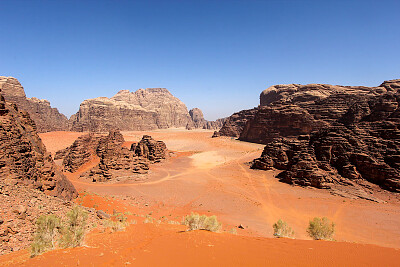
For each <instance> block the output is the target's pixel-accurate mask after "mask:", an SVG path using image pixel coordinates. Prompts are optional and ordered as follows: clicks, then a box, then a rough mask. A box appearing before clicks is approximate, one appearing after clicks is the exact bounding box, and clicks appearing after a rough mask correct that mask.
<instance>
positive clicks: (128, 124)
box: [70, 88, 191, 132]
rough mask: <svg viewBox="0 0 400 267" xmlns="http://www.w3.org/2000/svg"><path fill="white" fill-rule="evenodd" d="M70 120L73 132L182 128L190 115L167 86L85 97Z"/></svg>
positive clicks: (188, 120) (189, 119)
mask: <svg viewBox="0 0 400 267" xmlns="http://www.w3.org/2000/svg"><path fill="white" fill-rule="evenodd" d="M70 121H71V125H72V130H74V131H94V132H104V131H109V130H112V129H118V130H121V131H140V130H154V129H165V128H171V127H185V126H186V125H187V124H188V123H189V122H190V121H191V118H190V116H189V113H188V110H187V107H186V105H185V104H184V103H183V102H182V101H180V100H179V99H178V98H176V97H174V96H173V95H172V94H171V93H170V92H169V91H168V90H167V89H165V88H147V89H139V90H137V91H135V92H130V91H129V90H121V91H119V92H118V93H117V94H116V95H115V96H113V97H111V98H107V97H98V98H94V99H88V100H85V101H83V102H82V103H81V105H80V108H79V111H78V112H77V113H76V114H75V115H73V116H72V117H71V119H70Z"/></svg>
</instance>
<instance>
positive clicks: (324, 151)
mask: <svg viewBox="0 0 400 267" xmlns="http://www.w3.org/2000/svg"><path fill="white" fill-rule="evenodd" d="M398 85H399V80H393V81H387V82H384V83H383V84H382V85H381V86H379V87H372V88H368V87H337V86H331V87H330V86H326V85H324V86H322V85H312V86H311V87H310V91H307V90H306V87H298V86H289V87H284V88H285V89H284V90H283V89H282V88H280V90H283V92H284V93H282V95H281V94H280V93H279V92H278V93H277V90H275V89H273V90H269V91H271V92H267V93H265V92H263V94H262V96H263V98H262V103H263V104H264V105H266V106H263V107H260V110H259V112H258V113H257V114H256V115H255V117H254V118H253V119H252V120H251V121H249V122H248V124H247V125H246V127H245V129H244V131H243V132H242V134H241V136H240V139H241V140H247V141H254V142H259V143H265V144H266V146H265V148H264V151H263V153H262V155H261V157H260V158H258V159H256V160H254V162H253V165H252V167H253V168H256V169H264V170H267V169H271V168H276V169H280V170H283V172H281V173H280V174H279V175H278V177H279V178H280V179H281V180H282V181H284V182H287V183H294V184H299V185H305V186H313V187H317V188H332V186H334V185H357V184H358V185H362V186H365V182H370V183H373V184H377V185H379V186H381V187H382V188H384V189H387V190H390V191H394V192H400V129H399V125H400V111H399V107H400V93H399V88H400V87H399V86H398ZM321 87H322V88H328V91H323V90H322V89H321ZM299 88H300V89H302V90H300V89H299ZM344 89H346V90H348V91H346V92H343V90H344ZM296 90H297V91H296ZM281 92H282V91H281ZM289 92H290V93H289ZM299 92H301V93H299ZM299 98H300V99H301V100H302V101H303V100H305V101H304V102H302V101H300V100H298V101H300V102H293V101H294V100H293V99H299ZM274 101H277V102H274ZM282 109H284V110H285V112H287V113H286V114H284V115H286V116H283V115H282V112H281V110H282ZM297 111H301V112H303V115H302V116H296V115H288V114H293V113H296V112H297ZM280 137H285V138H280ZM357 195H358V196H359V197H363V198H366V197H365V196H364V195H363V194H360V193H359V191H357Z"/></svg>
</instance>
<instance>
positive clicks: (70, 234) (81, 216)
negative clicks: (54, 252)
mask: <svg viewBox="0 0 400 267" xmlns="http://www.w3.org/2000/svg"><path fill="white" fill-rule="evenodd" d="M87 217H88V213H87V212H86V211H85V210H83V209H82V208H80V207H78V206H77V207H74V208H73V209H72V210H70V211H69V212H68V213H67V222H65V224H64V225H63V227H62V228H61V233H62V237H61V239H60V245H61V246H62V247H64V248H67V247H77V246H79V245H80V244H81V243H82V241H83V237H84V236H85V227H86V220H87Z"/></svg>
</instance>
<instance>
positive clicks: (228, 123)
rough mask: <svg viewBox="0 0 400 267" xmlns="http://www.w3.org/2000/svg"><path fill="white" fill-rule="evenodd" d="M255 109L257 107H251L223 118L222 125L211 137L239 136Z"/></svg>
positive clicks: (255, 111) (256, 109)
mask: <svg viewBox="0 0 400 267" xmlns="http://www.w3.org/2000/svg"><path fill="white" fill-rule="evenodd" d="M257 111H258V108H253V109H248V110H242V111H240V112H237V113H234V114H233V115H231V116H230V117H228V118H226V119H224V123H223V126H222V127H221V129H220V130H219V131H218V132H215V133H214V135H213V137H218V136H230V137H239V136H240V134H241V133H242V131H243V129H244V127H245V126H246V124H247V122H248V121H249V120H250V119H252V118H253V117H254V116H255V114H256V113H257Z"/></svg>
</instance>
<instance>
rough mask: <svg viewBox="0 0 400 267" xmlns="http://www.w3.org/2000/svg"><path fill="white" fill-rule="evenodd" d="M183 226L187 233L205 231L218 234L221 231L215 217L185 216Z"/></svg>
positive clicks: (196, 214) (193, 214)
mask: <svg viewBox="0 0 400 267" xmlns="http://www.w3.org/2000/svg"><path fill="white" fill-rule="evenodd" d="M183 224H184V225H186V226H188V231H192V230H207V231H211V232H218V231H220V230H221V223H219V222H218V220H217V216H215V215H213V216H206V215H199V214H198V213H192V214H191V215H187V216H186V217H185V219H184V221H183Z"/></svg>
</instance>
